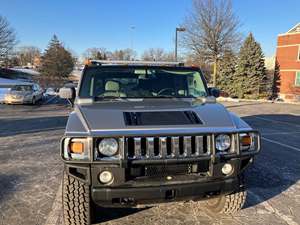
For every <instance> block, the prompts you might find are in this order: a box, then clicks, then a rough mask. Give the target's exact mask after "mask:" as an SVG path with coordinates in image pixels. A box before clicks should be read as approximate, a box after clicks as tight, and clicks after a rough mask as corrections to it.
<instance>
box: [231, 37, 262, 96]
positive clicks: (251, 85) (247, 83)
mask: <svg viewBox="0 0 300 225" xmlns="http://www.w3.org/2000/svg"><path fill="white" fill-rule="evenodd" d="M266 80H267V75H266V68H265V60H264V54H263V52H262V49H261V47H260V44H259V43H257V42H256V41H255V39H254V37H253V35H252V33H250V34H249V36H248V37H247V38H246V40H245V42H244V44H243V46H242V47H241V50H240V53H239V59H238V63H237V70H236V74H235V84H236V85H235V86H236V91H237V95H238V97H239V98H258V97H259V96H260V95H262V94H264V93H263V92H264V91H265V89H266V88H265V84H266Z"/></svg>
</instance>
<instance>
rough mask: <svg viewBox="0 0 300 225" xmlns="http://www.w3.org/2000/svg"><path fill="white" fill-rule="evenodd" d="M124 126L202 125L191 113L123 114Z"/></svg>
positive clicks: (195, 115) (194, 114) (193, 113)
mask: <svg viewBox="0 0 300 225" xmlns="http://www.w3.org/2000/svg"><path fill="white" fill-rule="evenodd" d="M123 115H124V120H125V124H126V126H159V125H193V124H202V121H201V120H200V119H199V117H198V116H197V114H196V113H195V112H193V111H157V112H155V111H154V112H153V111H151V112H124V113H123Z"/></svg>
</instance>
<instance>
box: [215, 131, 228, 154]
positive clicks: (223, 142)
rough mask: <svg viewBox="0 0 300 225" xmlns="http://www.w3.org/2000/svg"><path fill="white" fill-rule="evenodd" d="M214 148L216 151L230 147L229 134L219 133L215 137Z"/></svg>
mask: <svg viewBox="0 0 300 225" xmlns="http://www.w3.org/2000/svg"><path fill="white" fill-rule="evenodd" d="M215 142H216V149H217V150H218V151H221V152H223V151H225V150H228V149H229V148H230V144H231V139H230V136H229V135H227V134H219V135H218V136H217V137H216V140H215Z"/></svg>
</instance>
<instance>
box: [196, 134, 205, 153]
mask: <svg viewBox="0 0 300 225" xmlns="http://www.w3.org/2000/svg"><path fill="white" fill-rule="evenodd" d="M203 154H204V149H203V136H196V137H195V155H196V156H198V155H203Z"/></svg>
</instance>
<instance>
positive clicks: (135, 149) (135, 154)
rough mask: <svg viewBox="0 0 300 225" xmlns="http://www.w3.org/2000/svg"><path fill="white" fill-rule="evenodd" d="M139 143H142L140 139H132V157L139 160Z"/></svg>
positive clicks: (140, 150)
mask: <svg viewBox="0 0 300 225" xmlns="http://www.w3.org/2000/svg"><path fill="white" fill-rule="evenodd" d="M141 143H142V139H141V138H139V137H137V138H134V156H135V157H136V158H141V156H142V148H141V147H142V146H141Z"/></svg>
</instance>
